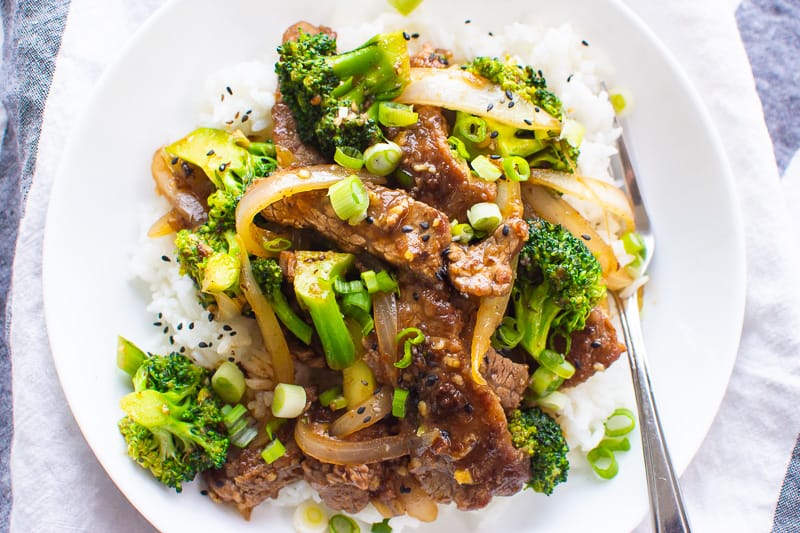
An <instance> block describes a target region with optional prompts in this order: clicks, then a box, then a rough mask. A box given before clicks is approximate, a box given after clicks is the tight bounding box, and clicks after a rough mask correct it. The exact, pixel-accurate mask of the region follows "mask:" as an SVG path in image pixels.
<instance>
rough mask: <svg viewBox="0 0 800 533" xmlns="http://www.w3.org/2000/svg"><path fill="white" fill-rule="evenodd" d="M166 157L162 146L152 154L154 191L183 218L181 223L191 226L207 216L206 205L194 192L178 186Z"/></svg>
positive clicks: (198, 223) (204, 219)
mask: <svg viewBox="0 0 800 533" xmlns="http://www.w3.org/2000/svg"><path fill="white" fill-rule="evenodd" d="M168 158H169V156H168V155H166V152H165V151H164V149H163V148H162V149H159V150H157V151H156V153H155V154H153V161H152V162H151V164H150V172H151V174H152V175H153V180H154V181H155V182H156V191H157V192H158V193H159V194H160V195H161V196H163V197H164V198H166V199H167V201H168V202H169V203H170V205H171V206H172V207H173V208H174V210H175V211H176V212H177V213H178V214H179V215H180V217H181V218H182V219H183V224H184V225H186V226H187V227H192V228H193V227H195V226H198V225H200V224H202V223H203V222H205V221H206V219H207V218H208V215H207V213H206V207H205V205H203V202H201V201H200V200H199V199H198V198H197V197H196V196H195V195H194V194H192V193H191V192H189V191H186V190H184V189H181V188H180V187H178V183H177V182H176V181H175V176H173V175H172V170H171V169H170V168H169V166H168V165H167V160H168Z"/></svg>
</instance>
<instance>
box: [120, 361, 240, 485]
mask: <svg viewBox="0 0 800 533" xmlns="http://www.w3.org/2000/svg"><path fill="white" fill-rule="evenodd" d="M133 384H134V392H132V393H130V394H128V395H127V396H125V397H124V398H122V400H121V401H120V406H121V407H122V409H123V411H125V413H126V415H127V416H125V417H124V418H122V419H121V420H120V421H119V424H118V426H119V430H120V433H122V436H123V437H124V438H125V442H126V443H127V445H128V455H129V456H130V457H131V458H132V459H133V460H134V461H136V462H137V463H139V464H140V465H141V466H142V467H144V468H147V469H149V470H150V471H151V472H152V474H153V475H154V476H155V477H156V478H157V479H158V480H159V481H161V482H162V483H164V484H165V485H167V486H169V487H172V488H174V489H175V490H176V491H178V492H180V491H181V487H182V483H183V482H185V481H191V480H193V479H194V478H195V476H196V475H197V473H198V472H202V471H204V470H208V469H211V468H220V467H221V466H222V465H223V464H224V463H225V459H226V454H227V450H228V438H227V436H226V432H225V430H224V426H222V425H221V424H222V412H221V404H220V401H219V399H218V398H217V397H216V395H215V394H214V392H213V390H212V389H211V388H210V386H209V372H208V371H207V370H206V369H204V368H201V367H200V366H197V365H195V364H194V363H192V361H191V360H189V358H187V357H185V356H183V355H180V354H171V355H167V356H159V355H151V356H149V357H148V358H147V359H145V361H144V362H143V363H142V365H141V366H140V367H139V369H138V370H137V371H136V374H135V375H134V377H133Z"/></svg>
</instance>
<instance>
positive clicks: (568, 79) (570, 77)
mask: <svg viewBox="0 0 800 533" xmlns="http://www.w3.org/2000/svg"><path fill="white" fill-rule="evenodd" d="M574 75H575V74H570V75H569V76H567V83H569V82H571V81H572V76H574Z"/></svg>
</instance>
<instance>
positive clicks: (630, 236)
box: [620, 231, 647, 256]
mask: <svg viewBox="0 0 800 533" xmlns="http://www.w3.org/2000/svg"><path fill="white" fill-rule="evenodd" d="M620 240H621V241H622V246H623V247H624V248H625V251H626V252H628V253H629V254H631V255H636V256H641V255H644V252H645V250H646V248H647V247H646V246H645V244H644V239H643V238H642V236H641V235H639V233H637V232H635V231H629V232H628V233H626V234H625V235H623V236H622V238H621V239H620Z"/></svg>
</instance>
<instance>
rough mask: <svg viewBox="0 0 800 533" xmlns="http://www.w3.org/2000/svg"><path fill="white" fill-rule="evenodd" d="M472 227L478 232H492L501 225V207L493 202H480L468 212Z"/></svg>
mask: <svg viewBox="0 0 800 533" xmlns="http://www.w3.org/2000/svg"><path fill="white" fill-rule="evenodd" d="M467 218H468V219H469V224H470V226H472V227H473V229H476V230H478V231H486V232H491V231H494V229H495V228H496V227H497V226H499V225H500V222H501V221H502V220H503V215H502V214H501V213H500V207H498V205H497V204H495V203H492V202H480V203H477V204H475V205H473V206H472V207H470V208H469V210H467Z"/></svg>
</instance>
